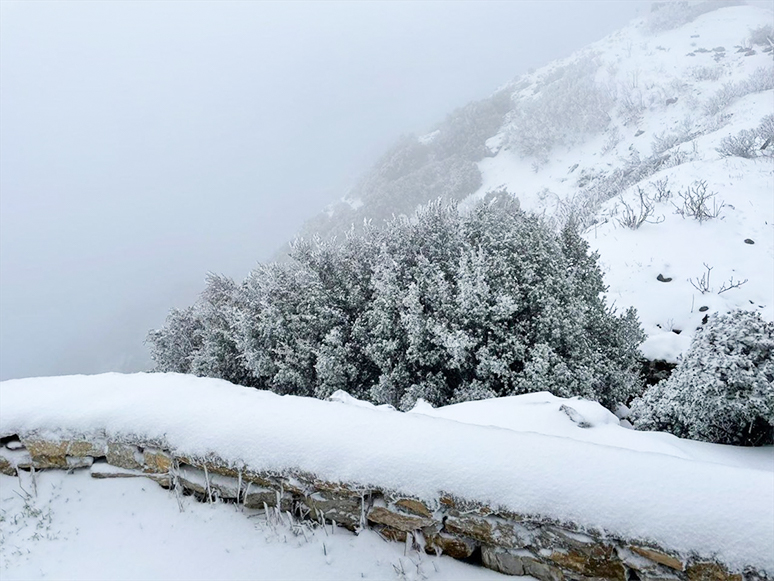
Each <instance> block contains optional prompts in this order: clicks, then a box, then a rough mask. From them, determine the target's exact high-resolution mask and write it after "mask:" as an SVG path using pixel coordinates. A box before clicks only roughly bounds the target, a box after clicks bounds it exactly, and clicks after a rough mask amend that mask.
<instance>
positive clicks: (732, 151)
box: [716, 129, 760, 159]
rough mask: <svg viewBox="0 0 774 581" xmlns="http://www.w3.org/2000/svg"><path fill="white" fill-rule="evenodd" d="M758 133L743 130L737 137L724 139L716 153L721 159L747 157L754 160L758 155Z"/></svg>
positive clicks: (730, 136) (731, 136)
mask: <svg viewBox="0 0 774 581" xmlns="http://www.w3.org/2000/svg"><path fill="white" fill-rule="evenodd" d="M759 147H760V144H759V143H758V132H757V131H753V130H752V129H742V130H741V131H740V132H739V133H737V134H736V135H729V136H727V137H724V138H723V139H722V141H721V142H720V145H719V146H718V147H717V149H716V151H717V152H718V153H719V154H720V155H721V157H745V158H747V159H753V158H754V157H756V156H757V155H758V148H759Z"/></svg>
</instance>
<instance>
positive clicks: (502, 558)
mask: <svg viewBox="0 0 774 581" xmlns="http://www.w3.org/2000/svg"><path fill="white" fill-rule="evenodd" d="M481 560H482V562H483V564H484V567H486V568H488V569H492V570H493V571H498V572H500V573H505V574H506V575H531V576H532V577H535V578H536V579H539V580H540V581H563V580H564V578H565V576H564V574H563V573H562V571H561V569H559V568H558V567H556V566H553V565H549V564H548V563H545V562H543V561H542V560H541V559H540V558H539V557H538V556H537V555H535V554H534V553H531V552H530V551H527V550H526V549H515V550H507V549H503V548H500V547H491V546H487V545H485V546H483V547H481Z"/></svg>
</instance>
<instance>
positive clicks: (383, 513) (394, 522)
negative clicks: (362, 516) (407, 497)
mask: <svg viewBox="0 0 774 581" xmlns="http://www.w3.org/2000/svg"><path fill="white" fill-rule="evenodd" d="M368 520H369V521H371V522H375V523H379V524H383V525H387V526H388V527H392V528H394V529H397V530H399V531H404V532H411V531H415V530H418V529H423V528H425V527H429V526H432V525H434V524H437V523H436V521H434V520H433V519H430V518H426V517H421V516H409V515H406V514H400V513H397V512H394V511H392V510H389V509H387V508H384V507H383V506H375V507H373V508H372V509H371V510H370V511H369V513H368Z"/></svg>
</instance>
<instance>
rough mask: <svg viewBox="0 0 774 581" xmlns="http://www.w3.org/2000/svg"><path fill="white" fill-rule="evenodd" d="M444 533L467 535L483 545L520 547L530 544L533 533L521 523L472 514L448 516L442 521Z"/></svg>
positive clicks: (532, 539) (533, 536) (533, 537)
mask: <svg viewBox="0 0 774 581" xmlns="http://www.w3.org/2000/svg"><path fill="white" fill-rule="evenodd" d="M443 527H444V528H443V530H444V532H446V533H451V534H453V535H459V536H463V537H468V538H471V539H473V540H476V541H478V542H479V543H482V544H484V545H491V546H500V547H507V548H511V549H520V548H523V547H526V546H528V545H531V544H532V543H533V541H534V539H535V535H534V534H533V533H532V531H530V530H529V529H528V528H527V527H525V526H524V525H522V524H519V523H514V522H510V521H506V520H502V519H497V518H495V517H488V518H482V517H477V516H473V515H465V516H448V517H446V518H445V519H444V521H443Z"/></svg>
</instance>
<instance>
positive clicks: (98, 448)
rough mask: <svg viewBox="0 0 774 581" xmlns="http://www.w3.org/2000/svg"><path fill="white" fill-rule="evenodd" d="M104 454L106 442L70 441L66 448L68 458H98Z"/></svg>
mask: <svg viewBox="0 0 774 581" xmlns="http://www.w3.org/2000/svg"><path fill="white" fill-rule="evenodd" d="M105 454H107V442H105V441H95V442H91V441H88V440H72V441H70V443H69V445H68V446H67V455H68V456H77V457H79V458H85V457H86V456H91V457H92V458H100V457H102V456H104V455H105Z"/></svg>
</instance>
